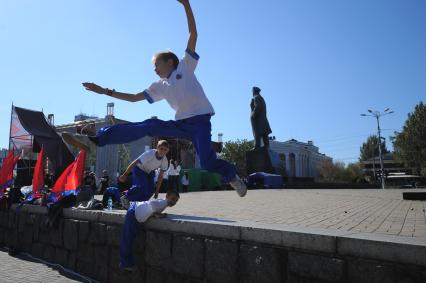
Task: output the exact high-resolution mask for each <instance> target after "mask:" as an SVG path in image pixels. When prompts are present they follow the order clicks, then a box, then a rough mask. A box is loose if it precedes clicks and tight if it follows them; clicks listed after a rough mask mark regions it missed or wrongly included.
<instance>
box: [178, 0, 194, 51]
mask: <svg viewBox="0 0 426 283" xmlns="http://www.w3.org/2000/svg"><path fill="white" fill-rule="evenodd" d="M177 1H179V2H180V3H181V4H182V5H183V7H184V8H185V13H186V18H187V21H188V29H189V39H188V46H187V47H188V49H189V50H191V51H192V52H195V47H196V45H197V36H198V34H197V26H196V25H195V18H194V14H193V13H192V8H191V4H189V0H177Z"/></svg>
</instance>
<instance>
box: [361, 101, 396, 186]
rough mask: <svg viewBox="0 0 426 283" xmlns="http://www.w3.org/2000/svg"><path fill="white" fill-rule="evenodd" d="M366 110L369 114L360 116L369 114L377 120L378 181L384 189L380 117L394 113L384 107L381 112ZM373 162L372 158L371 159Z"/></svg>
mask: <svg viewBox="0 0 426 283" xmlns="http://www.w3.org/2000/svg"><path fill="white" fill-rule="evenodd" d="M368 112H369V113H370V114H361V116H371V117H374V118H376V121H377V134H378V138H379V158H380V171H381V172H380V181H381V183H382V189H383V190H384V189H385V171H384V166H383V154H382V136H381V131H380V117H382V116H385V115H389V114H392V113H394V111H390V109H389V108H386V109H385V111H384V112H383V113H381V112H379V111H372V110H370V109H368ZM373 158H375V157H373ZM373 162H374V159H373Z"/></svg>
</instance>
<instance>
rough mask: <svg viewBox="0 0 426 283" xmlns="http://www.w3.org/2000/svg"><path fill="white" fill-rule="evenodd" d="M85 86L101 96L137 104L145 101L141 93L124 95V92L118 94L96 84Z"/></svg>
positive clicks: (84, 84) (85, 84) (86, 84)
mask: <svg viewBox="0 0 426 283" xmlns="http://www.w3.org/2000/svg"><path fill="white" fill-rule="evenodd" d="M83 86H84V87H85V88H86V90H89V91H93V92H96V93H99V94H104V95H108V96H111V97H114V98H117V99H121V100H125V101H130V102H137V101H141V100H144V99H145V95H144V94H143V93H142V92H140V93H137V94H131V93H124V92H118V91H115V90H114V89H108V88H103V87H101V86H99V85H97V84H95V83H87V82H86V83H83Z"/></svg>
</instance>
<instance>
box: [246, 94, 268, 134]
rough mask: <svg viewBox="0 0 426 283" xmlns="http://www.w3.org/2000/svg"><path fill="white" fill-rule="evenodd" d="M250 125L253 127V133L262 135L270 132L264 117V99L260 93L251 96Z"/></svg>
mask: <svg viewBox="0 0 426 283" xmlns="http://www.w3.org/2000/svg"><path fill="white" fill-rule="evenodd" d="M250 107H251V116H250V118H251V127H252V129H253V135H254V136H255V137H256V136H262V135H268V134H270V133H272V130H271V127H270V126H269V122H268V119H267V118H266V104H265V100H264V99H263V97H262V96H261V95H260V94H256V95H254V96H253V98H252V100H251V103H250Z"/></svg>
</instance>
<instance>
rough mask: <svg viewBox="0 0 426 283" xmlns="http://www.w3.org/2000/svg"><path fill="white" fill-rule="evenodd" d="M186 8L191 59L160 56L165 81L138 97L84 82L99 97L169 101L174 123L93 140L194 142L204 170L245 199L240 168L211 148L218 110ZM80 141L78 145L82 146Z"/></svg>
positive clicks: (123, 129)
mask: <svg viewBox="0 0 426 283" xmlns="http://www.w3.org/2000/svg"><path fill="white" fill-rule="evenodd" d="M178 1H179V2H180V3H181V4H182V5H183V7H184V8H185V12H186V16H187V21H188V29H189V40H188V45H187V49H186V51H185V55H184V56H183V58H182V60H180V61H179V59H178V58H177V56H176V55H175V54H174V53H172V52H161V53H158V54H156V55H154V58H153V62H154V65H155V72H156V73H157V75H158V76H159V77H160V80H159V81H157V82H154V83H153V84H151V86H150V87H149V88H148V89H146V90H144V91H142V92H140V93H137V94H129V93H122V92H118V91H115V90H114V89H112V90H111V89H108V88H103V87H100V86H98V85H96V84H94V83H83V85H84V87H85V88H86V89H87V90H89V91H93V92H96V93H99V94H105V95H108V96H111V97H114V98H117V99H121V100H126V101H130V102H136V101H141V100H147V101H148V102H149V103H154V102H157V101H160V100H162V99H165V100H166V101H167V102H168V103H169V105H170V106H171V107H172V108H173V109H174V110H175V111H176V115H175V120H174V121H163V120H159V119H148V120H145V121H143V122H139V123H127V124H118V125H114V126H110V127H105V128H102V129H101V130H99V132H98V133H97V136H96V137H89V139H90V140H91V141H92V142H94V143H96V144H97V145H98V146H104V145H107V144H122V143H129V142H131V141H134V140H137V139H139V138H142V137H144V136H174V137H178V138H183V139H187V140H190V141H192V143H193V144H194V146H195V149H196V151H197V153H198V156H199V157H200V164H201V167H202V168H203V169H206V170H209V171H212V172H216V173H219V174H220V175H221V176H222V180H223V182H225V183H229V184H230V185H231V186H232V187H233V188H234V189H235V190H236V191H237V193H238V195H239V196H241V197H243V196H245V195H246V193H247V188H246V186H245V184H244V182H243V181H242V180H241V179H240V178H239V177H238V175H237V174H236V168H235V166H234V165H232V164H230V163H229V162H227V161H225V160H222V159H218V158H217V157H216V153H215V152H214V151H213V149H212V148H211V124H210V118H211V116H212V115H214V110H213V107H212V105H211V104H210V101H209V100H208V99H207V97H206V95H205V93H204V90H203V88H202V86H201V84H200V83H199V82H198V80H197V77H196V76H195V74H194V71H195V68H196V67H197V63H198V59H199V56H198V54H197V53H196V52H195V47H196V43H197V28H196V25H195V19H194V15H193V13H192V9H191V6H190V4H189V1H188V0H178ZM77 143H78V142H77Z"/></svg>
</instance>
